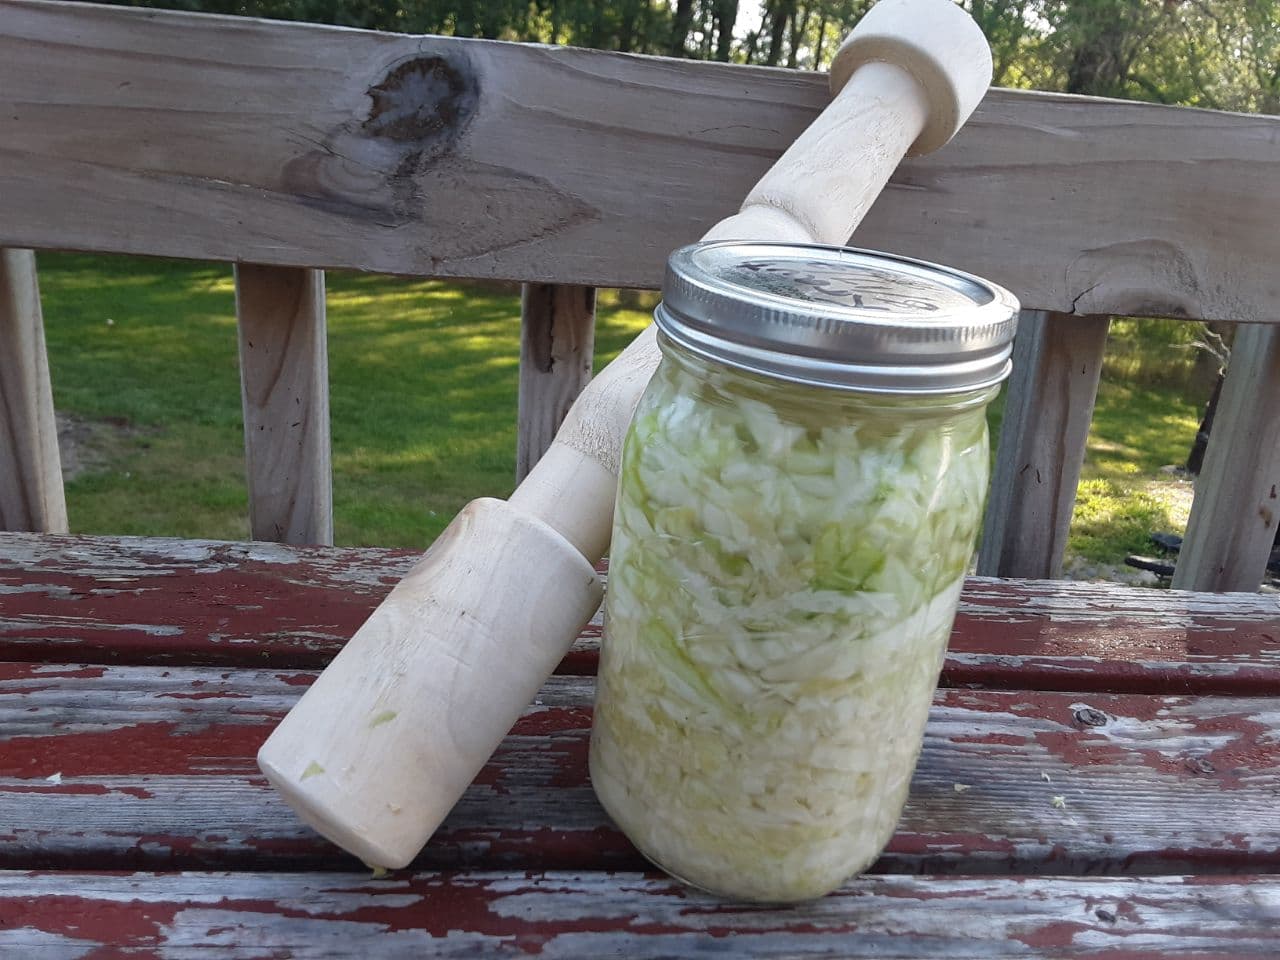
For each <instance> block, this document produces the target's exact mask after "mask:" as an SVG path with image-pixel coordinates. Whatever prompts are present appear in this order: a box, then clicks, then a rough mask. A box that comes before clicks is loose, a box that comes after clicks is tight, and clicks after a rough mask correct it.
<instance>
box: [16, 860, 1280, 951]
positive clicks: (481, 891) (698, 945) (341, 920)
mask: <svg viewBox="0 0 1280 960" xmlns="http://www.w3.org/2000/svg"><path fill="white" fill-rule="evenodd" d="M638 903H643V904H644V908H643V911H642V912H638V911H637V904H638ZM1278 918H1280V884H1277V883H1276V882H1275V881H1274V880H1272V879H1270V878H1261V877H1241V878H1231V879H1229V880H1228V881H1226V882H1221V883H1213V884H1203V883H1200V882H1198V881H1197V880H1195V879H1193V878H1181V877H1169V878H1160V879H1126V880H1114V879H1099V878H1078V879H1068V878H1048V879H1041V878H981V879H947V878H936V877H929V878H912V877H864V878H861V879H858V880H854V881H851V882H850V883H849V884H847V885H845V886H844V887H843V888H841V889H840V890H838V891H837V892H836V893H834V894H832V895H831V896H829V897H826V898H824V899H823V900H820V901H818V902H816V903H812V904H806V905H801V906H797V907H789V908H784V909H773V908H768V907H759V906H738V905H734V904H729V903H724V902H720V901H716V900H714V899H712V898H710V897H708V896H706V895H704V894H701V893H697V892H695V891H692V890H688V889H685V888H682V887H680V886H679V885H677V884H675V883H673V882H672V881H670V880H667V879H664V878H658V877H655V876H653V875H646V874H639V873H631V874H628V873H604V872H588V873H544V872H540V871H539V872H532V873H528V874H523V875H510V874H502V873H492V872H490V873H474V874H451V873H430V874H394V875H392V877H390V878H388V879H385V880H376V879H371V878H369V877H368V875H367V874H355V873H345V874H334V873H330V874H310V875H307V874H302V875H298V874H271V873H247V874H226V873H187V874H178V875H142V874H135V875H129V874H125V875H116V876H111V875H101V874H99V875H92V874H81V875H75V874H72V875H60V874H47V873H35V874H26V873H23V874H14V873H0V931H2V932H3V936H4V937H6V939H3V940H0V946H3V945H5V944H6V942H7V943H8V944H10V945H21V946H24V947H28V948H30V947H33V946H35V945H37V944H55V945H56V944H67V945H70V944H76V945H78V946H79V947H81V948H82V949H83V951H84V952H83V953H71V952H64V953H58V954H55V955H57V956H85V955H88V954H89V953H91V951H93V950H94V949H95V948H99V947H103V946H109V947H117V948H120V949H122V950H127V951H128V955H130V956H135V955H139V953H141V955H145V956H154V957H161V958H166V957H173V958H176V957H188V956H193V955H203V954H204V953H206V952H210V953H213V952H216V953H217V955H218V956H228V957H244V958H248V957H254V958H257V957H264V956H272V957H291V958H297V960H306V958H319V957H352V956H364V957H374V956H376V957H379V958H391V960H418V958H421V957H425V956H430V957H496V956H513V955H514V956H537V957H545V958H550V960H554V958H593V960H594V958H600V957H627V958H638V960H643V958H659V957H674V956H688V955H694V954H696V955H699V956H702V955H718V956H724V957H745V956H751V957H777V958H781V957H799V956H819V955H821V956H833V955H838V956H841V957H848V958H871V957H881V958H882V957H947V958H996V957H1046V958H1047V957H1072V958H1083V957H1096V958H1104V957H1105V958H1108V960H1114V958H1121V960H1124V958H1138V957H1148V958H1154V957H1167V956H1173V955H1179V956H1181V955H1186V956H1195V957H1200V958H1219V957H1220V958H1225V957H1228V956H1230V957H1271V956H1274V952H1273V951H1274V946H1275V940H1274V931H1275V924H1276V922H1277V919H1278ZM152 951H154V952H152ZM95 955H96V954H95Z"/></svg>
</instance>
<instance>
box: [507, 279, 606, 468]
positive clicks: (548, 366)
mask: <svg viewBox="0 0 1280 960" xmlns="http://www.w3.org/2000/svg"><path fill="white" fill-rule="evenodd" d="M595 325H596V290H595V287H579V286H574V285H573V284H560V283H526V284H525V285H524V287H523V289H522V290H521V296H520V396H519V408H518V409H519V415H518V419H517V422H516V481H517V482H519V481H521V480H523V479H524V478H525V477H526V476H527V475H528V473H529V471H530V470H531V469H533V465H534V464H535V463H537V462H538V461H539V460H540V459H542V455H543V454H544V453H546V452H547V448H548V447H550V446H551V441H552V440H553V439H555V435H556V431H557V430H559V429H560V424H561V423H563V422H564V417H565V414H566V413H568V412H569V408H570V407H571V406H573V401H575V400H577V399H578V394H580V393H581V392H582V388H583V387H585V386H586V385H587V383H588V382H589V381H590V380H591V361H592V358H593V356H594V351H595V330H596V326H595Z"/></svg>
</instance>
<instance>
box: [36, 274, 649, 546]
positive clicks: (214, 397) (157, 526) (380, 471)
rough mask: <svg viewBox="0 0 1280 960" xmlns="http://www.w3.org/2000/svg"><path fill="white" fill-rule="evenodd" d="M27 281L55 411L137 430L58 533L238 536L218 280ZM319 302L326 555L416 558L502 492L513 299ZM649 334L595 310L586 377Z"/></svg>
mask: <svg viewBox="0 0 1280 960" xmlns="http://www.w3.org/2000/svg"><path fill="white" fill-rule="evenodd" d="M40 279H41V289H42V295H43V300H44V310H45V325H46V335H47V339H48V348H49V357H50V365H51V370H52V377H53V382H54V394H55V402H56V404H57V406H58V409H59V410H60V411H63V412H66V413H72V414H75V415H77V416H81V417H87V418H92V419H117V420H122V421H124V422H126V423H129V424H133V425H137V426H139V427H145V428H147V429H146V430H145V432H144V433H143V434H140V435H138V436H133V435H130V436H122V437H120V438H119V439H118V440H117V441H116V448H115V449H113V450H110V451H106V453H107V456H106V458H105V462H104V464H103V466H102V468H101V469H98V470H95V471H93V472H89V473H86V474H84V475H82V476H80V477H78V478H76V479H75V480H73V481H71V482H70V483H69V484H68V489H67V495H68V509H69V513H70V517H71V524H72V528H73V529H74V530H76V531H78V532H83V533H148V534H155V535H162V536H189V537H195V536H213V537H226V538H243V537H245V536H247V534H248V525H247V521H246V520H245V519H244V518H245V516H246V511H247V501H246V495H245V489H244V465H243V462H244V461H243V439H242V432H241V431H242V419H241V413H240V387H239V373H238V361H237V345H236V333H235V288H234V282H233V279H232V271H231V269H230V267H224V266H220V265H208V264H193V263H186V262H179V261H168V260H143V259H131V258H123V257H118V258H107V257H96V256H81V255H70V254H47V255H41V257H40ZM327 286H328V297H327V301H328V320H329V324H328V326H329V379H330V407H331V411H330V412H331V427H332V433H333V465H334V521H335V535H336V539H337V541H338V542H339V543H345V544H380V545H384V546H413V547H424V546H426V545H427V544H428V543H429V542H430V541H431V540H432V539H434V538H435V536H436V535H437V534H438V533H439V532H440V530H441V529H443V527H444V526H445V524H446V523H447V522H448V520H449V519H450V518H452V516H453V515H454V514H455V513H456V512H457V511H458V510H459V509H461V507H462V506H463V505H464V504H465V503H466V502H467V501H468V500H471V499H473V498H475V497H479V496H498V497H505V496H507V495H508V494H509V493H510V492H511V489H512V487H513V486H514V471H515V436H516V432H515V420H516V388H517V383H518V375H519V350H520V323H519V318H520V302H519V289H518V287H516V286H515V285H495V284H486V285H474V286H473V285H467V286H463V285H459V284H450V283H445V282H440V281H424V280H406V279H394V278H386V277H371V276H357V275H343V274H330V275H329V277H328V278H327ZM648 319H649V317H648V313H646V312H645V311H644V310H643V309H636V308H634V307H626V306H623V305H621V304H620V303H619V297H618V296H617V295H616V294H610V293H607V292H606V293H603V294H602V296H601V310H600V320H599V324H598V330H597V355H598V357H599V362H601V363H603V362H605V360H606V359H607V358H609V357H611V356H613V355H614V354H616V353H617V351H618V350H620V349H621V348H622V346H623V345H625V343H626V342H627V341H629V340H630V338H631V337H632V336H634V334H635V332H636V331H638V330H639V329H640V328H642V327H643V326H644V325H645V324H646V323H647V322H648Z"/></svg>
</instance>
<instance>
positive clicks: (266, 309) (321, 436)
mask: <svg viewBox="0 0 1280 960" xmlns="http://www.w3.org/2000/svg"><path fill="white" fill-rule="evenodd" d="M236 317H237V320H238V322H239V330H240V387H241V390H240V393H241V400H242V402H243V407H244V449H245V467H246V473H247V476H248V482H249V519H250V528H251V530H252V536H253V538H254V539H255V540H275V541H278V542H281V543H295V544H306V543H315V544H331V543H333V480H332V466H331V462H330V461H331V457H330V447H329V360H328V353H327V349H326V336H325V302H324V272H323V271H321V270H306V269H296V268H291V267H267V266H261V265H256V264H239V265H237V267H236Z"/></svg>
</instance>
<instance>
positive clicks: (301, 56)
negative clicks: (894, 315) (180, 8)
mask: <svg viewBox="0 0 1280 960" xmlns="http://www.w3.org/2000/svg"><path fill="white" fill-rule="evenodd" d="M2 9H3V14H0V118H3V119H2V120H0V123H3V127H2V128H0V130H2V131H3V134H4V136H3V138H2V141H3V143H4V144H5V146H4V149H3V150H0V197H3V198H4V200H3V203H0V244H5V243H7V244H20V245H26V246H36V247H46V248H49V247H59V248H76V249H88V250H111V251H118V252H127V253H148V254H164V255H171V256H181V257H197V258H205V259H215V260H228V261H235V260H242V261H250V262H255V263H266V264H275V265H285V266H308V267H346V268H355V269H360V270H374V271H381V272H388V273H406V274H435V275H443V276H473V277H497V278H508V279H516V280H524V281H536V282H542V283H572V284H582V285H589V286H630V287H657V286H658V285H659V284H660V282H661V276H662V267H663V261H664V259H665V257H666V255H667V253H668V252H669V251H670V250H671V249H673V248H674V247H676V246H679V245H681V244H683V243H687V242H690V241H693V240H695V239H697V238H698V237H699V236H701V235H702V234H703V233H704V232H705V231H706V229H707V228H708V227H709V226H710V225H711V224H712V223H714V222H715V221H717V220H718V219H719V218H721V217H723V216H724V215H725V214H727V213H729V212H731V211H732V210H734V209H736V208H737V206H738V204H739V203H740V201H741V199H742V197H743V196H744V195H745V194H746V192H747V190H748V188H749V187H750V186H751V185H752V184H753V183H754V182H755V181H756V179H757V178H758V177H759V176H760V174H762V173H763V172H764V171H765V170H766V169H767V168H768V166H769V165H770V164H771V163H772V162H773V160H774V159H775V158H776V157H777V156H779V155H780V153H781V152H782V150H783V149H784V148H785V146H786V145H787V144H789V143H790V142H791V141H792V140H793V139H794V138H795V137H796V135H797V134H798V133H799V132H800V131H801V130H802V129H803V128H804V127H805V126H806V125H807V124H808V123H809V121H810V120H812V118H813V117H814V115H815V114H816V112H817V111H818V110H819V109H820V108H821V107H822V105H823V104H825V102H826V101H827V97H828V94H827V84H826V79H825V78H824V77H821V76H818V75H816V74H811V73H807V72H797V71H783V70H768V69H763V68H747V67H742V66H735V65H726V64H712V63H697V62H692V61H672V60H659V59H653V58H645V57H638V56H632V55H624V54H612V53H605V52H595V51H585V50H572V49H563V48H550V47H542V46H532V45H508V44H501V43H493V42H483V41H472V40H461V39H440V38H420V37H406V36H396V35H389V34H379V33H369V32H357V31H350V30H338V29H334V28H323V27H316V26H310V25H306V26H304V25H297V24H283V23H268V22H263V21H258V20H244V19H224V18H216V17H200V16H193V15H188V14H182V13H168V12H158V11H155V10H121V9H114V8H110V7H100V6H92V5H77V4H71V3H52V2H30V0H24V2H14V0H4V4H3V8H2ZM104 91H110V93H109V95H108V94H106V93H104ZM421 96H428V97H429V99H428V101H427V102H425V103H422V102H419V99H418V98H419V97H421ZM676 102H678V103H679V104H680V109H679V110H678V111H674V112H673V111H672V110H671V108H670V105H671V104H672V103H676ZM1277 131H1280V119H1277V118H1274V117H1266V116H1242V115H1234V114H1225V113H1213V112H1206V111H1192V110H1186V109H1180V108H1172V107H1163V106H1155V105H1148V104H1137V103H1123V102H1105V101H1098V100H1093V99H1088V98H1080V97H1070V96H1066V95H1058V94H1035V93H1026V92H1015V91H1003V90H997V91H994V92H993V93H992V94H991V95H990V96H989V97H988V98H987V101H986V102H985V103H984V105H983V106H982V107H981V109H979V111H978V112H977V114H976V115H975V116H974V118H973V119H972V120H971V121H970V123H969V125H968V126H967V127H966V128H965V130H964V131H962V132H961V134H960V135H959V136H958V137H957V139H956V141H955V142H954V143H953V144H951V145H950V146H948V147H947V148H946V149H944V150H943V151H941V152H940V153H939V154H937V155H935V156H933V157H931V158H926V159H923V160H920V161H913V162H911V163H908V164H906V165H905V166H904V167H903V168H902V169H901V171H900V172H899V173H898V175H897V176H896V177H895V179H894V181H893V183H892V185H891V186H890V188H889V189H888V191H887V193H886V194H885V196H884V197H883V198H882V199H881V201H880V202H879V203H877V204H876V207H875V208H874V209H873V210H872V211H871V214H870V216H869V217H868V219H867V221H866V222H865V224H864V226H863V227H862V228H861V229H860V230H859V232H858V235H857V241H858V242H859V243H860V244H861V245H864V246H870V247H878V248H883V249H891V250H894V251H896V252H900V253H904V254H909V255H914V256H920V257H924V258H925V259H931V260H937V261H941V262H945V263H950V264H953V265H955V266H958V267H963V268H966V269H969V270H972V271H974V272H976V273H978V274H980V275H983V276H988V277H990V278H991V279H993V280H996V281H999V282H1001V283H1003V284H1005V285H1006V286H1008V287H1009V288H1010V289H1012V290H1013V291H1014V292H1015V293H1017V294H1018V296H1019V297H1020V298H1021V299H1022V301H1023V303H1024V305H1026V306H1028V307H1034V308H1039V309H1046V310H1057V311H1061V312H1066V313H1073V314H1106V313H1119V314H1154V315H1161V316H1164V315H1170V316H1191V317H1201V318H1205V319H1219V320H1237V321H1258V322H1271V321H1274V320H1276V313H1275V310H1274V305H1275V303H1276V301H1277V299H1280V277H1278V276H1277V274H1276V273H1275V271H1274V270H1273V266H1272V262H1271V261H1272V254H1273V250H1274V235H1273V224H1274V223H1275V222H1276V221H1277V220H1280V194H1277V192H1276V191H1275V190H1273V189H1271V187H1272V185H1273V184H1274V182H1275V179H1276V174H1277V169H1278V168H1280V154H1278V153H1277V151H1276V148H1275V144H1276V138H1277ZM1048 223H1051V224H1053V229H1052V230H1046V229H1045V224H1048ZM460 225H461V226H465V229H460V228H459V227H460Z"/></svg>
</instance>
